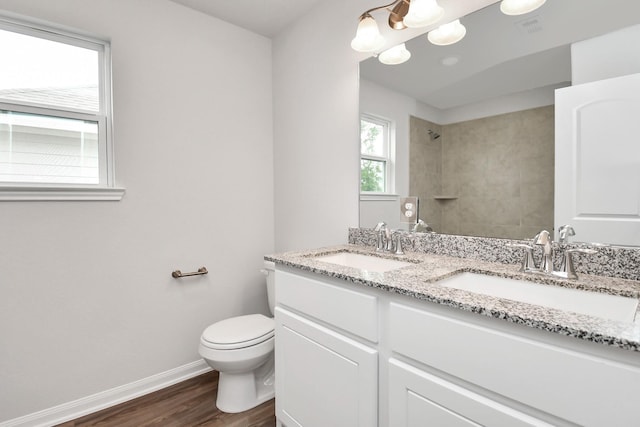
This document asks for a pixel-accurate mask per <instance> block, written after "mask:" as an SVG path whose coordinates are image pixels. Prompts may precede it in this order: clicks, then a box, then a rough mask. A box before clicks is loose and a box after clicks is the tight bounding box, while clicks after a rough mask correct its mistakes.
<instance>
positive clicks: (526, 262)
mask: <svg viewBox="0 0 640 427" xmlns="http://www.w3.org/2000/svg"><path fill="white" fill-rule="evenodd" d="M567 227H568V228H569V229H571V230H573V229H572V228H571V227H570V226H567ZM561 228H562V227H561ZM568 233H569V235H572V234H570V232H569V231H568ZM533 244H534V245H539V246H542V261H541V263H540V267H539V268H538V267H537V266H536V263H535V260H534V258H533V246H531V245H527V244H523V243H514V244H508V246H510V247H514V248H523V249H524V258H523V260H522V265H521V266H520V271H522V272H525V273H543V274H549V275H553V276H557V277H562V278H563V279H577V278H578V275H577V274H576V271H575V268H574V265H573V254H574V253H580V254H589V255H591V254H595V253H596V252H597V251H595V250H593V249H586V248H573V249H566V250H565V251H564V254H563V259H562V264H561V266H560V270H558V271H554V269H553V241H552V240H551V236H550V235H549V232H548V231H546V230H542V231H541V232H540V233H538V234H537V235H536V237H534V238H533Z"/></svg>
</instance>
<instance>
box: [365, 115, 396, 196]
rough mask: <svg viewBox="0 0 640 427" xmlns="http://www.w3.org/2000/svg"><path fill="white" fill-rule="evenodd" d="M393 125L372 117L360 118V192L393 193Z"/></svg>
mask: <svg viewBox="0 0 640 427" xmlns="http://www.w3.org/2000/svg"><path fill="white" fill-rule="evenodd" d="M390 128H391V123H390V122H389V121H386V120H384V119H380V118H377V117H373V116H370V115H362V117H361V118H360V192H361V193H391V192H392V191H393V188H392V180H391V178H392V176H393V175H392V169H393V162H392V155H391V154H392V150H391V141H390V140H391V138H390Z"/></svg>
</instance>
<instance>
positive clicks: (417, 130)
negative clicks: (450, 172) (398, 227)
mask: <svg viewBox="0 0 640 427" xmlns="http://www.w3.org/2000/svg"><path fill="white" fill-rule="evenodd" d="M429 130H431V131H433V132H436V133H438V134H440V135H442V126H440V125H437V124H435V123H432V122H429V121H427V120H423V119H419V118H417V117H413V116H410V118H409V194H410V195H412V196H416V197H418V199H419V200H420V218H422V219H423V220H424V221H426V222H427V223H428V224H429V225H430V226H431V227H433V229H434V230H442V205H441V202H438V201H436V200H435V199H434V198H433V196H434V195H438V194H441V191H442V143H441V139H442V136H441V137H440V138H437V139H435V138H432V136H431V135H430V134H429Z"/></svg>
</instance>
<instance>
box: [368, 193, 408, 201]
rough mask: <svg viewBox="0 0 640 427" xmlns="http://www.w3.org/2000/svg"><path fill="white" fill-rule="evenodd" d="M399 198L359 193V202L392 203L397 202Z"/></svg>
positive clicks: (394, 195) (386, 194)
mask: <svg viewBox="0 0 640 427" xmlns="http://www.w3.org/2000/svg"><path fill="white" fill-rule="evenodd" d="M399 197H400V196H398V195H397V194H388V193H360V200H361V201H383V202H393V201H396V200H398V198H399Z"/></svg>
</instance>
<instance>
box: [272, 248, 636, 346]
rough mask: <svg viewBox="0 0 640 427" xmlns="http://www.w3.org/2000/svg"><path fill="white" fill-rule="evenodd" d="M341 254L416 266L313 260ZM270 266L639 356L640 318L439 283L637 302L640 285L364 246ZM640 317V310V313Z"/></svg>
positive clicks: (294, 255)
mask: <svg viewBox="0 0 640 427" xmlns="http://www.w3.org/2000/svg"><path fill="white" fill-rule="evenodd" d="M336 252H354V253H360V254H365V255H373V256H381V257H384V258H391V259H397V260H402V261H409V262H412V263H413V265H410V266H407V267H403V268H400V269H397V270H392V271H387V272H384V273H378V272H372V271H367V270H361V269H356V268H350V267H342V266H340V265H336V264H330V263H326V262H321V261H317V260H316V259H314V257H317V256H320V255H325V254H332V253H336ZM265 260H267V261H273V262H275V263H276V264H281V265H286V266H289V267H293V268H296V269H300V270H303V271H308V272H311V273H316V274H319V275H322V276H327V277H333V278H337V279H342V280H345V281H348V282H350V283H354V284H357V285H363V286H369V287H372V288H378V289H382V290H385V291H389V292H394V293H397V294H402V295H406V296H410V297H413V298H416V299H420V300H425V301H430V302H434V303H437V304H442V305H446V306H450V307H455V308H459V309H461V310H466V311H470V312H473V313H477V314H479V315H484V316H489V317H495V318H499V319H503V320H505V321H509V322H512V323H518V324H522V325H526V326H528V327H532V328H537V329H542V330H546V331H551V332H555V333H558V334H562V335H567V336H572V337H576V338H579V339H583V340H587V341H593V342H597V343H601V344H605V345H610V346H615V347H620V348H623V349H626V350H631V351H640V314H638V312H636V316H635V321H633V322H623V321H615V320H608V319H603V318H599V317H594V316H589V315H585V314H578V313H572V312H567V311H563V310H558V309H553V308H547V307H541V306H537V305H532V304H527V303H523V302H517V301H512V300H507V299H502V298H497V297H491V296H487V295H482V294H477V293H472V292H467V291H464V290H460V289H453V288H448V287H444V286H442V285H440V284H438V283H437V282H438V281H440V280H442V279H445V278H448V277H452V276H454V275H456V274H458V273H462V272H471V273H481V274H488V275H494V276H499V277H507V278H513V279H521V280H526V281H531V282H535V283H541V284H547V285H555V286H563V287H568V288H574V289H582V290H588V291H592V292H601V293H607V294H612V295H620V296H626V297H632V298H640V281H635V280H626V279H619V278H611V277H604V276H593V275H585V274H582V275H580V277H579V278H578V280H566V279H561V278H556V277H550V276H545V275H541V274H532V273H521V272H519V271H518V266H516V265H511V264H501V263H494V262H485V261H478V260H473V259H466V258H456V257H450V256H443V255H434V254H427V253H421V252H407V253H406V254H405V255H403V256H394V255H390V254H379V253H377V252H375V250H374V249H373V248H370V247H366V246H361V245H352V244H349V245H339V246H332V247H326V248H319V249H314V250H306V251H297V252H285V253H280V254H274V255H267V256H265ZM639 311H640V308H639Z"/></svg>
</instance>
